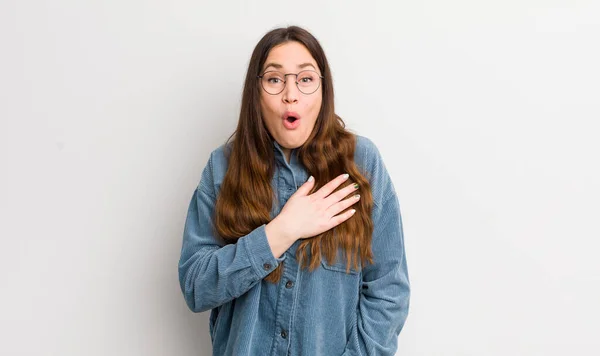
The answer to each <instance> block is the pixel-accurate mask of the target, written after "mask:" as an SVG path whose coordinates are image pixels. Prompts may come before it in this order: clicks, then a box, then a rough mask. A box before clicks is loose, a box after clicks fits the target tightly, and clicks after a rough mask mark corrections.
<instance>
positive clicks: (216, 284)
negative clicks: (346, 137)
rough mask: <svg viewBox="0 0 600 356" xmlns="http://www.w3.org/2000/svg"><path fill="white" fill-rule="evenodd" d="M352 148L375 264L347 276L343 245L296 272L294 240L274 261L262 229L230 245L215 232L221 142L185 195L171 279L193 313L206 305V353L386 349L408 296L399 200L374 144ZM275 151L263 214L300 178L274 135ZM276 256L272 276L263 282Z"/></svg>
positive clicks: (364, 354)
mask: <svg viewBox="0 0 600 356" xmlns="http://www.w3.org/2000/svg"><path fill="white" fill-rule="evenodd" d="M356 145H357V147H356V153H355V157H354V158H355V162H356V163H357V165H358V166H359V167H360V168H361V169H362V171H363V172H364V173H365V174H366V176H367V177H368V178H369V181H370V183H371V188H372V194H373V199H374V202H375V204H374V208H373V212H372V216H373V222H374V232H373V241H372V244H373V245H372V248H373V254H374V257H375V263H374V264H373V265H367V266H364V267H363V268H361V269H358V270H354V269H352V270H351V271H350V273H346V272H345V271H346V262H345V259H344V258H342V251H339V255H338V258H337V259H336V262H335V263H334V264H332V265H330V264H328V263H327V261H326V260H325V259H322V262H321V267H320V268H318V269H317V270H315V271H313V272H309V271H308V270H305V269H300V265H299V263H298V261H297V260H296V257H295V253H296V249H297V247H298V244H299V243H300V240H299V241H297V242H296V243H294V245H292V247H290V248H289V249H288V251H286V252H285V254H284V255H282V256H281V257H280V258H275V257H274V256H273V253H272V252H271V249H270V247H269V244H268V241H267V237H266V234H265V225H262V226H259V227H257V228H256V229H255V230H254V231H252V232H251V233H249V234H248V235H246V236H243V237H242V238H240V239H239V240H238V241H237V243H236V244H229V245H226V244H225V243H224V241H222V240H221V239H220V238H218V237H216V236H215V235H214V230H213V221H212V218H213V216H214V209H215V202H216V196H217V195H218V192H219V189H220V186H221V182H222V181H223V178H224V175H225V172H226V171H227V160H226V158H225V149H226V147H225V146H224V145H223V146H221V147H219V148H217V149H216V150H214V151H213V152H212V153H211V155H210V158H209V160H208V163H207V164H206V167H205V168H204V170H203V172H202V177H201V179H200V182H199V184H198V186H197V188H196V189H195V191H194V193H193V195H192V198H191V201H190V205H189V209H188V214H187V218H186V221H185V228H184V234H183V244H182V249H181V258H180V261H179V281H180V285H181V290H182V292H183V295H184V298H185V301H186V303H187V305H188V306H189V308H190V309H191V310H192V311H194V312H203V311H208V310H211V313H210V321H209V330H210V334H211V340H212V347H213V355H215V356H245V355H252V356H256V355H260V356H263V355H273V356H275V355H282V356H286V355H288V356H319V355H323V356H336V355H343V356H375V355H377V356H388V355H389V356H392V355H395V352H396V350H397V342H398V335H399V334H400V331H401V330H402V327H403V325H404V322H405V320H406V318H407V314H408V309H409V300H410V283H409V277H408V269H407V263H406V256H405V251H404V236H403V230H402V219H401V215H400V206H399V202H398V198H397V196H396V192H395V190H394V186H393V184H392V181H391V179H390V177H389V174H388V172H387V170H386V168H385V164H384V163H383V160H382V158H381V155H380V153H379V151H378V149H377V147H376V146H375V145H374V144H373V142H372V141H370V140H369V139H367V138H365V137H362V136H357V143H356ZM274 150H275V157H276V167H275V168H276V169H275V174H274V175H273V180H272V186H273V189H274V191H275V192H276V195H277V204H274V206H273V209H272V211H271V216H272V217H275V216H277V215H278V214H279V212H280V211H281V208H282V207H283V206H284V205H285V203H286V202H287V200H288V199H289V197H290V196H291V195H292V194H293V193H294V192H295V191H296V190H297V189H298V187H299V186H300V185H302V184H303V183H304V182H305V181H306V179H308V174H307V172H306V171H305V169H304V167H303V166H302V165H301V164H300V163H299V162H298V160H297V156H296V152H295V151H292V156H291V159H290V162H287V161H286V160H285V157H284V154H283V151H282V150H281V147H280V146H279V144H278V143H277V142H275V141H274ZM282 261H285V263H284V272H283V276H282V278H281V280H280V282H279V283H278V284H277V285H274V284H272V283H269V282H266V281H265V280H264V278H265V277H266V276H267V275H268V274H269V273H271V272H272V271H273V270H274V269H275V268H276V267H277V266H279V264H280V263H281V262H282Z"/></svg>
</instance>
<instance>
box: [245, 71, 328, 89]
mask: <svg viewBox="0 0 600 356" xmlns="http://www.w3.org/2000/svg"><path fill="white" fill-rule="evenodd" d="M271 72H277V73H281V72H280V71H278V70H268V71H266V72H264V73H263V74H261V75H257V76H256V77H257V78H259V79H260V87H261V88H262V89H263V90H264V91H265V93H267V94H269V95H279V94H281V93H283V91H284V90H285V86H286V84H287V76H288V75H295V76H296V80H294V83H296V88H298V90H299V91H300V92H301V93H302V94H304V95H311V94H314V93H315V92H316V91H317V90H319V88H320V87H321V83H322V82H323V79H325V77H324V76H322V75H320V74H319V73H318V72H317V71H315V70H311V69H305V70H301V71H299V72H298V73H281V74H283V78H285V80H284V81H283V88H281V90H280V91H279V92H278V93H275V94H271V93H269V91H268V90H267V89H265V87H264V86H263V81H262V78H263V77H264V76H265V74H267V73H271ZM302 72H313V73H316V74H317V76H318V77H319V85H318V86H317V88H316V89H315V90H314V91H312V92H311V93H305V92H303V91H302V89H300V86H299V85H298V75H299V74H300V73H302Z"/></svg>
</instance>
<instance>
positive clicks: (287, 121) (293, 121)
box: [283, 111, 300, 130]
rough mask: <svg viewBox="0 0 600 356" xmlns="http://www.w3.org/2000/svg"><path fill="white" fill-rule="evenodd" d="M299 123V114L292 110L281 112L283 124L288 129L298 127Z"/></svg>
mask: <svg viewBox="0 0 600 356" xmlns="http://www.w3.org/2000/svg"><path fill="white" fill-rule="evenodd" d="M299 124H300V115H298V114H297V113H295V112H293V111H286V112H285V113H284V114H283V125H284V126H285V127H286V128H287V129H290V130H293V129H295V128H297V127H298V125H299Z"/></svg>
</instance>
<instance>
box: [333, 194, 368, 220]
mask: <svg viewBox="0 0 600 356" xmlns="http://www.w3.org/2000/svg"><path fill="white" fill-rule="evenodd" d="M359 200H360V194H355V195H353V196H351V197H350V198H348V199H344V200H342V201H341V202H339V203H336V204H333V205H332V206H330V207H329V208H328V209H327V210H326V212H327V214H329V215H331V216H333V215H337V214H339V213H340V212H341V211H344V210H346V208H348V207H350V206H352V205H353V204H356V203H357V202H358V201H359Z"/></svg>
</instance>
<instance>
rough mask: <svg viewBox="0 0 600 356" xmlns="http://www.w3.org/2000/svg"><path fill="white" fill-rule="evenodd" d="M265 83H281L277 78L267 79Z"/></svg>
mask: <svg viewBox="0 0 600 356" xmlns="http://www.w3.org/2000/svg"><path fill="white" fill-rule="evenodd" d="M267 81H268V82H269V83H271V84H278V83H281V79H279V78H267Z"/></svg>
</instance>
